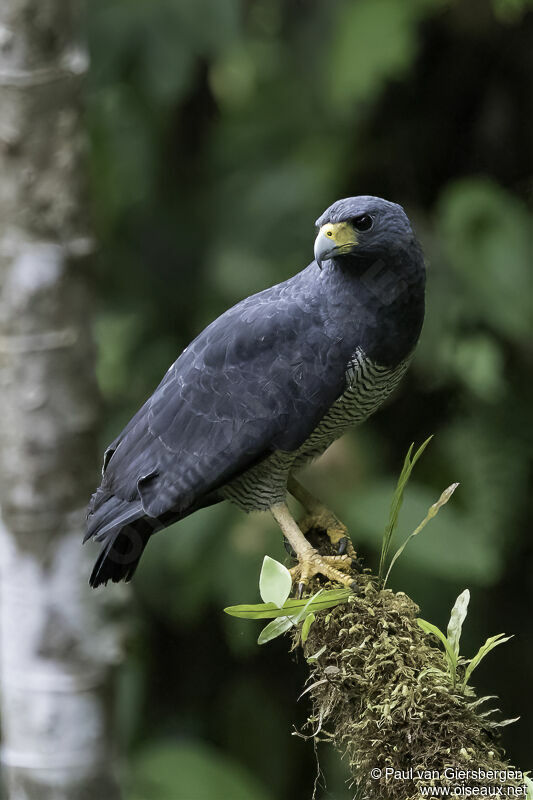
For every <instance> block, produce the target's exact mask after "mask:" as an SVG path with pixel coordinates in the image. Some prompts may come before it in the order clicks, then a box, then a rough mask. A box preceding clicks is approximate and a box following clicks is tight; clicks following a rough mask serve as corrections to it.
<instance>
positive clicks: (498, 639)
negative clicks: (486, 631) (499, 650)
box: [463, 633, 513, 687]
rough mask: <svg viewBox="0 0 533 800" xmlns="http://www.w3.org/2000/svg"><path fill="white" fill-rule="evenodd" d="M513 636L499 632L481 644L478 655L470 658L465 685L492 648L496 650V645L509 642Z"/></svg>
mask: <svg viewBox="0 0 533 800" xmlns="http://www.w3.org/2000/svg"><path fill="white" fill-rule="evenodd" d="M512 638H513V637H512V636H506V635H505V634H504V633H498V634H497V635H496V636H490V637H489V638H488V639H487V641H486V642H485V644H483V645H481V647H480V648H479V650H478V651H477V653H476V655H475V656H474V657H473V658H471V659H470V663H469V664H468V667H467V668H466V672H465V677H464V680H463V687H465V686H466V684H467V683H468V680H469V678H470V676H471V675H472V673H473V671H474V670H475V669H476V667H478V666H479V664H480V663H481V661H482V660H483V659H484V658H485V656H486V655H487V654H488V653H490V651H491V650H494V648H495V647H498V645H499V644H503V643H504V642H508V641H509V639H512Z"/></svg>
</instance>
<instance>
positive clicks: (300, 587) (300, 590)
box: [296, 581, 305, 600]
mask: <svg viewBox="0 0 533 800" xmlns="http://www.w3.org/2000/svg"><path fill="white" fill-rule="evenodd" d="M304 589H305V583H303V582H302V581H300V583H299V584H298V589H297V590H296V597H297V598H298V600H301V599H302V597H303V593H304Z"/></svg>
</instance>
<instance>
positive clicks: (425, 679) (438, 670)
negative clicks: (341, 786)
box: [294, 574, 523, 800]
mask: <svg viewBox="0 0 533 800" xmlns="http://www.w3.org/2000/svg"><path fill="white" fill-rule="evenodd" d="M357 582H358V586H359V590H358V592H357V593H356V594H355V595H354V596H352V597H351V598H350V599H349V601H348V603H347V604H346V605H343V606H339V607H337V608H335V609H334V610H333V611H330V612H327V611H324V612H320V613H318V614H317V615H316V620H315V621H314V623H313V625H312V626H311V629H310V631H309V635H308V638H307V640H306V642H305V644H302V641H301V636H300V632H299V631H297V632H296V633H295V637H294V646H295V647H302V648H303V652H304V655H305V656H306V658H307V659H309V658H310V657H312V656H313V654H315V653H317V652H318V651H319V650H321V648H324V646H325V650H323V652H322V654H321V655H320V656H319V657H318V659H316V660H315V661H313V660H312V661H311V663H310V676H309V681H308V687H307V693H308V694H309V695H310V697H311V699H312V714H311V716H310V717H309V719H308V723H307V726H308V729H309V730H311V732H312V736H313V737H314V738H316V739H317V740H324V739H327V740H329V741H332V742H333V744H334V745H335V746H336V747H337V749H338V750H339V751H340V752H341V753H342V754H343V756H344V757H345V758H346V760H347V761H348V763H349V765H350V770H351V774H352V776H353V785H354V787H356V788H357V789H358V790H359V791H358V794H359V792H361V796H365V797H368V798H378V797H379V798H384V797H386V798H390V800H393V799H394V798H402V800H403V798H415V797H420V796H421V794H420V786H421V785H423V784H430V783H433V784H442V785H446V784H448V785H458V784H460V783H464V784H465V785H466V786H473V785H476V786H487V787H488V786H493V787H494V786H498V785H502V784H505V785H506V786H507V785H513V786H518V785H523V780H522V779H520V780H515V779H508V780H505V779H504V780H501V779H496V780H490V779H480V778H475V779H471V778H467V779H465V780H464V781H462V780H457V779H455V778H450V779H446V778H441V779H436V778H435V777H433V778H432V779H429V780H428V779H424V778H422V777H421V776H419V777H417V775H416V773H417V772H420V773H421V772H422V771H426V770H429V771H431V772H432V773H434V771H436V772H438V773H439V774H440V775H441V776H442V775H443V773H444V770H445V769H447V768H448V769H453V770H458V769H469V770H473V769H476V770H485V771H489V770H493V771H494V770H496V771H498V770H510V769H511V767H510V765H509V764H508V763H507V762H506V761H505V760H504V755H503V752H502V750H501V748H500V747H499V746H498V744H497V734H498V726H499V725H498V723H496V722H494V721H492V719H491V717H490V712H489V714H488V715H486V712H485V711H484V709H485V708H486V706H485V705H483V702H484V701H483V699H480V700H478V699H477V698H476V697H475V695H474V692H473V690H472V689H471V688H470V687H467V689H466V691H465V692H463V691H461V690H460V689H457V688H454V687H452V685H451V682H450V679H449V677H448V675H447V674H446V670H447V666H446V662H445V656H444V653H443V651H442V650H441V649H439V647H438V646H437V645H436V644H434V643H433V641H432V639H431V637H429V636H427V634H425V633H424V632H423V631H422V630H421V629H420V627H419V626H418V624H417V622H416V618H417V616H418V613H419V609H418V607H417V606H416V604H415V603H414V602H413V601H412V600H411V599H410V598H409V597H407V596H406V595H405V594H403V593H402V592H397V593H394V592H392V591H391V590H389V589H385V590H381V589H380V588H379V587H378V584H377V581H376V579H375V578H374V577H373V576H371V575H368V574H360V575H359V576H357ZM485 699H488V698H485ZM500 725H501V723H500ZM387 768H392V769H394V770H404V771H409V770H412V771H413V778H412V779H411V778H402V779H399V778H397V779H394V778H391V777H387V775H386V769H387ZM373 769H374V770H381V771H382V774H381V778H377V779H373V778H372V777H371V770H373ZM486 791H487V790H484V791H483V792H481V793H482V794H483V793H486Z"/></svg>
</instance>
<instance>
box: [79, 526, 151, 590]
mask: <svg viewBox="0 0 533 800" xmlns="http://www.w3.org/2000/svg"><path fill="white" fill-rule="evenodd" d="M153 532H154V528H153V526H150V525H149V524H147V522H146V520H143V519H139V520H135V521H134V522H132V523H131V524H130V525H126V527H124V528H118V529H117V528H114V529H112V530H110V531H109V533H108V534H107V535H106V536H105V538H104V539H103V542H104V545H103V547H102V550H101V552H100V555H99V556H98V558H97V560H96V563H95V565H94V568H93V571H92V572H91V577H90V578H89V584H90V585H91V586H92V587H94V588H96V586H100V585H101V584H106V583H107V582H108V581H113V582H114V583H118V581H129V580H130V579H131V578H132V576H133V573H134V572H135V570H136V569H137V564H138V563H139V560H140V558H141V556H142V554H143V551H144V548H145V547H146V543H147V542H148V539H149V538H150V536H151V534H152V533H153Z"/></svg>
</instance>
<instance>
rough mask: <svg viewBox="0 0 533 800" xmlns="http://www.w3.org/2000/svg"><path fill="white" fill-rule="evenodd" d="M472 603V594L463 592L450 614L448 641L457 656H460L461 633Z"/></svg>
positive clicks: (466, 591) (466, 590)
mask: <svg viewBox="0 0 533 800" xmlns="http://www.w3.org/2000/svg"><path fill="white" fill-rule="evenodd" d="M469 602H470V592H469V591H468V589H465V590H464V592H461V594H460V595H459V597H458V598H457V600H456V601H455V605H454V607H453V608H452V613H451V614H450V621H449V623H448V641H449V643H450V647H451V648H452V650H453V651H454V653H455V655H456V656H459V642H460V640H461V631H462V629H463V622H464V621H465V619H466V615H467V613H468V603H469Z"/></svg>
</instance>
